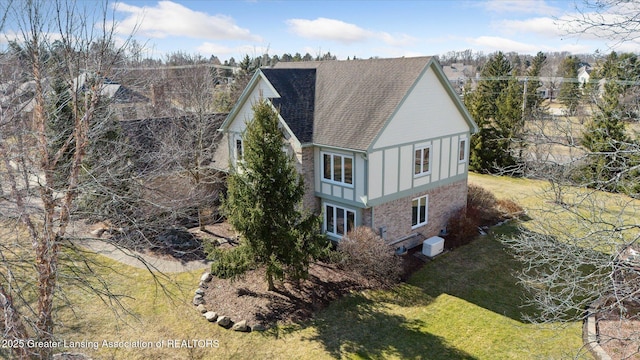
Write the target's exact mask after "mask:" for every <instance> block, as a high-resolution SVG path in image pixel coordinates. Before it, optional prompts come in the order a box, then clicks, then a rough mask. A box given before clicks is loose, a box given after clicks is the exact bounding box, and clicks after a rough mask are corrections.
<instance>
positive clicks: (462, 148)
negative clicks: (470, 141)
mask: <svg viewBox="0 0 640 360" xmlns="http://www.w3.org/2000/svg"><path fill="white" fill-rule="evenodd" d="M465 161H467V138H462V139H460V141H459V142H458V162H460V163H463V162H465Z"/></svg>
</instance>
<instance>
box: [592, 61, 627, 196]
mask: <svg viewBox="0 0 640 360" xmlns="http://www.w3.org/2000/svg"><path fill="white" fill-rule="evenodd" d="M634 59H635V55H633V54H629V55H622V56H618V55H617V54H616V53H615V52H612V53H611V54H610V55H609V56H607V58H606V59H605V61H604V63H603V64H602V66H601V68H600V70H599V71H598V73H597V74H596V76H597V77H598V78H602V79H604V81H605V83H604V86H603V90H604V92H603V94H602V96H601V97H599V99H598V102H597V112H596V113H595V115H594V116H593V118H592V119H591V121H590V122H588V123H587V125H586V126H585V130H584V134H583V137H582V145H583V146H584V147H585V148H586V149H587V150H589V152H590V153H591V154H590V156H589V164H588V166H587V167H586V169H585V175H586V177H587V178H588V180H589V181H590V183H591V184H593V186H597V187H601V188H603V189H604V190H608V191H620V192H625V193H637V192H638V189H639V188H640V187H639V186H638V184H637V183H636V179H635V178H636V176H637V175H638V172H637V171H636V172H631V173H629V172H628V171H627V170H628V169H629V168H631V167H635V166H638V164H639V161H640V160H639V159H638V155H637V154H634V153H633V152H632V151H629V150H628V148H629V147H630V146H632V143H631V139H630V137H629V136H628V135H627V132H626V129H625V123H624V120H625V118H626V116H627V110H626V107H625V104H623V103H622V102H621V99H622V98H623V97H624V93H625V91H626V90H627V85H626V84H627V82H626V81H627V80H628V79H629V78H631V77H633V75H632V74H631V73H630V72H632V71H633V66H629V64H630V63H635V60H634ZM621 173H624V174H625V177H626V178H625V179H620V178H619V174H621Z"/></svg>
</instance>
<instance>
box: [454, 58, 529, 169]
mask: <svg viewBox="0 0 640 360" xmlns="http://www.w3.org/2000/svg"><path fill="white" fill-rule="evenodd" d="M512 70H513V68H512V66H511V64H510V62H509V60H508V59H507V57H506V56H505V55H504V54H503V53H502V52H498V53H496V54H495V55H493V56H492V57H491V58H490V59H489V61H488V62H487V64H486V65H485V67H484V68H483V69H482V71H481V73H480V76H481V78H482V79H481V80H480V81H479V82H478V86H477V88H476V90H475V91H473V92H471V93H468V94H465V97H464V100H465V105H466V106H467V108H468V109H469V112H470V113H471V115H472V116H473V118H474V119H475V120H476V122H477V124H478V127H479V128H480V129H479V132H478V133H477V134H476V135H474V136H473V137H472V138H471V149H470V152H471V154H470V163H469V166H470V168H471V170H474V171H479V172H488V173H495V172H499V171H503V170H504V169H507V168H510V167H512V166H513V165H514V164H515V163H516V160H517V159H516V157H515V156H514V145H517V144H518V143H519V142H517V141H515V140H516V139H515V138H514V136H516V135H518V134H519V133H520V131H519V130H518V127H521V121H522V85H521V84H519V83H518V81H517V80H516V77H515V76H513V74H512ZM518 146H519V145H518ZM515 153H517V152H515Z"/></svg>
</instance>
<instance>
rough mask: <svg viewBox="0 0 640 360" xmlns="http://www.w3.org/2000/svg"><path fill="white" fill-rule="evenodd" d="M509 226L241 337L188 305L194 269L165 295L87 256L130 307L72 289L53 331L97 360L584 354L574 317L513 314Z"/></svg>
mask: <svg viewBox="0 0 640 360" xmlns="http://www.w3.org/2000/svg"><path fill="white" fill-rule="evenodd" d="M470 181H471V182H473V183H476V184H479V185H481V186H483V187H485V188H487V189H489V190H492V191H495V192H496V194H497V196H498V197H499V198H504V197H507V198H512V199H514V200H516V201H518V202H520V203H522V204H523V205H525V207H529V206H530V207H534V205H536V206H538V205H540V204H541V202H540V200H536V196H537V192H538V191H539V190H540V189H543V188H544V186H545V183H544V182H535V181H528V180H519V179H509V178H496V177H484V176H478V175H472V176H471V180H470ZM542 203H543V202H542ZM530 216H532V218H533V215H531V213H530ZM531 221H536V219H532V220H531ZM515 231H517V229H516V228H515V226H514V225H511V224H507V225H504V226H502V227H500V228H496V229H494V230H492V231H491V233H490V234H489V235H488V236H484V237H480V238H478V239H477V240H476V241H474V242H473V243H471V244H470V245H467V246H464V247H461V248H458V249H457V250H455V251H453V252H449V253H446V254H443V255H441V256H439V257H437V258H436V259H435V260H434V261H431V262H429V263H427V264H426V265H425V266H424V268H423V269H421V270H420V271H419V272H417V273H416V274H415V275H414V276H413V277H412V278H411V279H410V281H409V282H408V283H406V284H402V285H400V286H398V287H396V288H395V289H393V290H389V291H372V292H366V293H357V294H353V295H351V296H349V297H347V298H343V299H341V300H339V301H337V302H335V303H334V304H332V305H331V306H330V307H329V308H327V309H325V310H324V311H321V312H320V313H319V314H318V315H317V316H316V317H315V318H314V319H313V320H311V321H308V322H306V323H304V324H296V325H289V326H282V327H279V328H276V329H271V330H269V331H267V332H265V333H250V334H242V333H235V332H231V331H228V330H224V329H222V328H220V327H218V326H217V325H212V324H208V323H206V322H205V321H204V319H202V318H201V317H200V315H199V314H198V313H197V312H196V310H195V308H194V307H193V306H192V305H191V304H190V301H191V299H192V296H193V290H194V289H195V287H196V286H197V282H198V278H199V276H200V272H193V273H184V274H179V275H174V276H171V278H170V279H166V280H164V281H163V283H164V284H165V285H166V286H167V290H168V291H170V292H171V293H172V294H173V296H172V297H171V298H168V297H167V296H166V295H165V292H164V291H163V290H162V289H161V288H160V287H159V286H158V284H157V283H156V282H155V281H154V280H153V278H152V277H151V276H150V275H149V274H148V273H147V272H145V271H142V270H138V269H133V268H129V267H126V266H123V265H119V264H114V263H112V262H110V261H109V260H106V259H104V258H102V257H99V256H96V258H98V259H100V262H103V263H105V264H108V265H111V266H113V268H114V269H117V270H118V273H114V272H113V271H112V270H106V269H105V270H104V273H105V274H106V275H107V276H108V279H109V281H110V283H111V284H112V286H113V287H114V289H115V290H117V291H119V292H120V293H122V294H123V295H127V296H129V298H123V302H124V303H125V304H126V305H128V306H129V307H130V309H131V310H132V314H126V313H124V314H120V317H118V318H114V316H113V313H112V312H111V311H110V310H108V306H106V305H105V304H103V303H101V302H99V301H96V300H95V299H93V298H91V297H88V296H86V295H85V294H80V293H78V294H71V295H70V296H71V299H72V300H73V302H74V303H75V304H76V305H74V307H73V309H71V308H65V309H63V311H62V312H61V313H60V317H59V319H58V320H60V321H61V322H62V323H63V326H61V327H60V328H59V330H60V333H59V335H60V338H61V339H65V340H67V341H71V340H75V341H82V340H85V341H97V342H99V343H100V346H99V348H98V350H96V351H94V350H91V349H89V350H87V349H84V350H82V351H83V352H86V353H88V354H89V355H91V356H94V357H95V358H99V359H210V358H220V359H254V358H259V359H289V358H298V359H303V358H304V359H330V358H349V359H566V358H574V357H575V356H576V355H578V354H580V355H579V358H587V359H590V358H591V357H590V356H589V355H585V354H584V350H582V349H581V348H582V341H581V324H580V323H570V324H556V325H557V326H552V327H541V326H538V325H534V324H530V323H527V322H525V321H523V320H522V316H521V314H522V313H528V314H530V313H531V312H532V311H533V310H532V309H529V308H526V307H523V304H524V301H523V297H524V294H523V290H522V289H521V288H520V287H519V286H518V285H517V284H516V283H515V278H514V277H513V276H512V274H513V272H514V271H515V270H516V269H517V268H518V266H519V264H518V263H515V262H514V261H513V260H512V259H511V257H510V255H509V254H508V253H507V252H506V251H505V249H504V248H503V246H502V244H501V243H500V242H499V241H498V240H497V237H498V236H501V235H506V236H509V235H512V234H513V233H514V232H515ZM214 284H215V283H214ZM72 310H73V312H72ZM174 339H178V340H183V339H184V340H194V339H195V340H203V341H204V340H211V341H214V340H215V341H217V344H218V345H219V346H218V347H217V348H213V347H209V348H206V347H198V346H196V347H192V348H188V347H186V348H171V347H169V346H168V344H169V340H174ZM103 340H107V341H145V342H151V343H153V344H154V348H152V349H131V348H122V349H113V348H106V347H102V341H103ZM162 341H164V343H162ZM156 342H160V343H158V344H163V346H162V347H161V348H158V347H155V344H156ZM180 344H182V343H180ZM186 344H187V345H188V343H186Z"/></svg>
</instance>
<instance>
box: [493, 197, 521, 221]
mask: <svg viewBox="0 0 640 360" xmlns="http://www.w3.org/2000/svg"><path fill="white" fill-rule="evenodd" d="M496 209H497V210H498V211H500V213H502V215H503V216H504V217H506V218H509V219H513V218H516V217H518V216H520V215H521V214H522V213H523V212H524V209H523V208H522V206H520V205H519V204H518V203H516V202H515V201H513V200H511V199H500V200H498V202H497V203H496Z"/></svg>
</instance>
